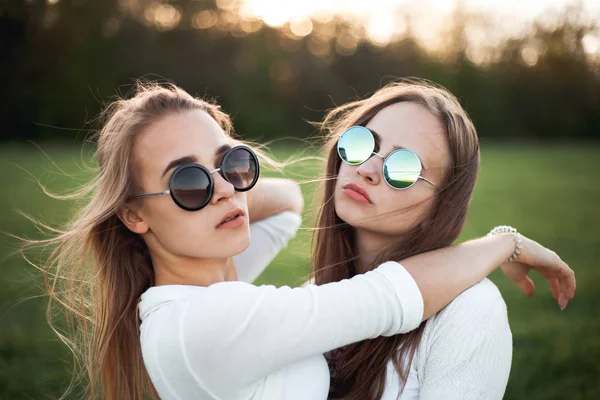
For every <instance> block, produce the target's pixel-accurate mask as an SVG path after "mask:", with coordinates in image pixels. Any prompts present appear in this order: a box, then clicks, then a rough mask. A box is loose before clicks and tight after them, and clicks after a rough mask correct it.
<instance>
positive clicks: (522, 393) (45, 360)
mask: <svg viewBox="0 0 600 400" xmlns="http://www.w3.org/2000/svg"><path fill="white" fill-rule="evenodd" d="M43 148H44V150H45V151H46V152H47V153H48V154H49V156H50V157H51V159H52V160H53V161H54V162H56V164H57V165H58V166H59V167H61V168H63V169H64V170H65V172H67V173H75V174H76V176H75V177H72V178H69V177H66V176H64V175H62V174H60V173H58V174H57V173H56V171H57V169H56V167H53V166H52V164H51V163H50V161H48V160H47V159H46V158H45V157H44V156H43V155H42V153H41V152H40V151H39V150H37V149H35V148H33V146H31V145H23V146H5V147H4V148H2V149H1V150H0V160H1V161H0V165H1V168H0V183H1V184H2V186H1V193H2V194H1V195H0V210H1V211H0V230H2V231H3V232H10V233H12V234H16V235H25V236H28V237H35V236H36V235H37V232H36V230H35V229H34V227H33V226H31V224H30V223H29V222H27V221H26V220H25V219H24V218H23V217H21V216H19V215H18V214H17V213H16V211H15V210H17V209H18V210H22V211H25V212H27V213H29V214H31V215H33V216H35V217H41V218H42V219H43V220H45V221H49V222H51V223H54V224H55V223H58V222H60V221H63V220H64V219H65V218H66V216H68V215H69V213H70V212H71V211H72V209H71V207H72V204H68V203H65V202H59V201H55V200H51V199H49V198H48V197H47V196H45V195H44V194H43V193H41V191H40V189H39V188H37V187H36V184H35V183H34V182H33V181H32V179H31V177H30V176H29V175H28V173H27V172H25V170H26V171H29V173H31V174H32V175H33V176H34V177H36V178H42V181H44V182H46V183H48V182H49V186H50V188H52V189H54V190H59V191H61V190H64V188H68V187H73V186H74V185H75V184H76V183H77V181H76V179H75V178H77V179H79V180H81V179H85V175H82V174H80V173H78V167H77V166H76V164H81V158H80V152H79V149H78V148H75V147H72V148H66V147H57V146H52V145H44V146H43ZM293 152H294V151H293V150H291V149H287V150H278V151H276V154H277V155H278V156H280V158H281V157H283V156H286V155H290V154H293ZM599 155H600V147H598V146H596V145H593V146H574V145H571V146H564V145H561V146H558V145H556V146H541V145H537V146H534V145H529V146H526V147H517V146H510V145H490V146H485V145H484V147H483V152H482V168H481V174H480V177H479V181H478V184H477V189H476V192H475V195H474V198H473V202H472V206H471V211H470V215H469V220H468V224H467V227H466V229H465V232H464V234H463V236H462V239H467V238H471V237H474V236H480V235H484V234H485V233H486V232H487V231H488V230H489V229H490V228H491V227H493V226H495V225H498V224H510V225H514V226H516V227H518V228H519V230H520V231H522V232H523V233H524V234H525V235H527V236H530V237H532V238H534V239H537V240H538V241H539V242H541V243H542V244H544V245H546V246H548V247H550V248H552V249H554V250H556V251H557V252H558V253H559V254H560V255H561V256H562V257H563V259H564V260H566V261H567V262H568V263H569V264H570V265H571V266H572V267H573V268H574V269H575V270H576V272H577V284H578V289H577V293H576V297H575V300H574V301H573V302H572V303H570V304H569V306H568V307H567V309H566V311H564V312H561V311H560V310H559V309H558V307H557V306H556V303H555V301H554V300H553V299H552V298H551V296H550V292H549V289H548V288H547V286H546V284H545V283H544V281H543V280H541V279H539V278H537V277H534V278H536V279H534V280H535V281H536V283H537V293H536V295H535V296H534V297H533V298H531V299H527V298H525V297H524V296H523V295H522V294H521V292H520V291H519V290H518V289H517V288H516V287H515V286H514V285H513V284H512V283H511V282H509V281H508V280H507V279H505V278H504V276H503V275H502V274H501V273H498V272H496V273H494V274H493V275H492V277H491V278H492V280H493V281H494V282H495V283H496V284H497V285H498V286H499V287H500V290H501V292H502V293H503V295H504V298H505V300H506V303H507V305H508V310H509V319H510V325H511V329H512V332H513V338H514V354H513V364H512V371H511V376H510V380H509V384H508V389H507V392H506V396H505V398H506V399H567V398H568V399H573V400H577V399H598V398H600V318H598V314H597V313H598V311H597V309H598V306H599V305H600V290H599V289H600V287H599V286H600V269H599V268H598V267H597V260H598V259H600V228H599V227H600V211H599V209H598V206H599V205H600V185H599V184H598V177H599V176H600V163H599V162H598V160H599V159H600V157H599ZM49 170H51V171H54V172H53V173H51V172H48V171H49ZM317 171H318V166H316V165H315V163H314V162H312V163H303V164H302V165H295V166H291V167H290V168H289V175H290V176H294V177H299V178H301V179H308V178H309V177H310V175H311V174H314V173H316V172H317ZM313 190H314V185H312V184H306V185H303V191H304V194H305V196H306V197H307V205H308V206H309V207H307V216H306V218H305V225H304V226H305V228H309V227H310V222H309V221H310V218H309V215H310V213H312V211H313V210H311V207H310V205H311V204H312V203H311V201H310V197H312V193H313ZM310 236H311V233H310V230H309V229H302V230H301V231H300V233H299V234H298V236H297V237H296V238H295V239H293V241H292V242H291V243H290V245H289V247H288V248H287V249H286V250H285V251H284V252H282V253H281V254H280V255H279V256H278V257H277V259H276V260H275V261H274V262H273V264H272V265H271V266H270V267H269V269H268V270H267V271H266V272H265V273H264V274H263V276H261V277H260V278H259V283H272V284H276V285H282V284H287V285H297V284H299V283H301V282H302V281H303V277H304V276H305V275H306V273H307V272H308V254H309V253H308V252H309V244H310ZM1 237H2V239H0V260H2V262H1V263H0V272H1V275H0V277H1V278H0V399H21V398H30V399H39V398H56V397H57V396H56V395H57V393H59V392H60V390H61V389H63V388H64V386H65V385H66V383H67V382H68V379H69V372H68V371H69V361H70V355H69V352H68V350H67V349H66V348H65V347H64V346H63V345H62V344H61V343H60V342H59V341H58V340H57V339H56V338H55V336H54V335H53V333H52V332H51V331H50V329H49V328H48V326H47V324H46V321H45V304H46V299H45V298H40V297H39V296H40V295H41V294H42V291H41V289H40V287H41V279H40V275H39V273H37V272H36V271H35V270H34V269H33V268H32V267H31V266H28V265H27V264H26V263H25V262H23V261H22V260H21V259H20V257H19V256H11V255H10V254H11V252H13V251H14V250H15V249H16V247H17V243H16V241H15V240H13V239H10V238H8V237H7V236H4V235H3V236H1Z"/></svg>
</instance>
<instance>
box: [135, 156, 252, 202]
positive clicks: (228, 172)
mask: <svg viewBox="0 0 600 400" xmlns="http://www.w3.org/2000/svg"><path fill="white" fill-rule="evenodd" d="M215 172H218V173H219V174H221V176H222V177H223V179H225V180H226V181H227V182H229V183H231V185H233V187H234V189H235V190H236V191H237V192H245V191H247V190H250V189H252V187H253V186H254V185H255V184H256V181H258V175H259V173H260V166H259V164H258V157H256V154H254V152H253V151H252V150H251V149H250V148H249V147H246V146H235V147H233V148H231V149H229V150H227V152H226V153H225V154H224V155H223V158H222V159H221V165H220V166H219V167H218V168H217V169H215V170H212V171H209V170H208V169H207V168H206V167H204V166H202V165H200V164H184V165H180V166H179V167H177V168H176V169H175V171H173V173H172V174H171V178H169V189H168V190H165V191H164V192H158V193H146V194H135V195H133V196H131V198H132V199H137V198H143V197H152V196H161V195H165V194H170V195H171V198H173V201H174V202H175V204H177V205H178V206H179V207H181V208H183V209H184V210H187V211H198V210H200V209H202V208H204V207H205V206H206V205H207V204H208V203H209V202H210V199H211V198H212V195H213V190H214V185H215V182H214V180H213V177H212V174H213V173H215Z"/></svg>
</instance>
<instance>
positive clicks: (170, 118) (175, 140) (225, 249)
mask: <svg viewBox="0 0 600 400" xmlns="http://www.w3.org/2000/svg"><path fill="white" fill-rule="evenodd" d="M230 147H231V145H230V141H229V140H228V138H227V136H226V135H225V134H224V133H223V130H222V129H221V127H220V126H219V125H218V124H217V122H216V121H215V120H214V119H213V118H212V117H211V116H210V115H208V114H207V113H206V112H204V111H201V110H193V111H184V112H175V113H171V114H169V115H167V116H165V117H164V118H161V119H159V120H157V121H156V122H154V123H152V124H151V125H150V126H148V127H147V128H146V129H144V130H143V131H142V132H141V133H140V134H139V135H138V136H137V137H136V140H135V142H134V147H133V161H134V165H135V175H136V176H135V180H136V182H137V183H138V185H139V186H141V190H142V191H141V192H142V193H154V192H161V191H164V190H167V189H168V188H169V178H170V176H171V174H172V173H173V171H174V170H175V168H176V167H177V166H179V165H181V164H187V163H197V164H201V165H203V166H204V167H206V168H207V169H208V170H209V171H212V170H214V169H216V168H218V166H219V163H220V161H221V158H222V156H223V153H224V152H225V151H226V150H227V149H228V148H230ZM212 178H213V180H214V191H213V195H212V198H211V200H210V203H209V204H208V205H206V206H205V207H204V208H202V209H201V210H199V211H186V210H184V209H182V208H180V207H179V206H177V204H175V202H174V201H173V199H172V198H171V196H169V195H163V196H156V197H150V198H144V199H141V200H139V201H138V202H139V204H140V205H141V206H140V209H139V210H137V212H138V214H139V216H140V218H142V219H143V220H144V222H145V223H146V225H147V232H145V233H144V239H145V241H146V243H147V245H148V246H149V248H150V250H151V252H153V253H154V254H156V252H159V253H163V254H165V255H174V256H178V257H190V258H203V259H208V258H226V257H230V256H233V255H236V254H238V253H240V252H242V251H243V250H244V249H246V247H248V244H249V242H250V231H249V224H248V207H247V202H246V194H245V193H243V192H236V191H235V190H234V188H233V186H232V185H231V184H230V183H229V182H227V181H226V180H224V179H223V177H222V176H221V175H220V174H218V173H213V174H212ZM232 212H233V213H239V214H241V216H239V217H237V218H236V219H235V220H234V221H233V223H232V222H229V223H227V224H226V225H222V224H220V223H221V222H222V221H223V220H224V218H225V217H226V216H227V215H229V213H232Z"/></svg>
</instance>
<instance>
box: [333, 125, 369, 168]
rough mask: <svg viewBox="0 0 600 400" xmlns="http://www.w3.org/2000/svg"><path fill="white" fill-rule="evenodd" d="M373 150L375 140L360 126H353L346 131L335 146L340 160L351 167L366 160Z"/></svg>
mask: <svg viewBox="0 0 600 400" xmlns="http://www.w3.org/2000/svg"><path fill="white" fill-rule="evenodd" d="M374 149H375V139H374V138H373V134H371V132H370V131H369V130H368V129H366V128H364V127H362V126H353V127H352V128H350V129H348V130H346V131H345V132H344V133H343V134H342V137H340V140H339V141H338V144H337V150H338V154H339V156H340V158H341V159H342V160H344V161H345V162H347V163H348V164H353V165H356V164H360V163H363V162H365V161H366V160H368V159H369V157H371V154H373V150H374Z"/></svg>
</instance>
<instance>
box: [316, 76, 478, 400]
mask: <svg viewBox="0 0 600 400" xmlns="http://www.w3.org/2000/svg"><path fill="white" fill-rule="evenodd" d="M400 102H412V103H416V104H419V105H421V106H423V107H425V108H426V109H427V110H428V111H429V112H431V113H432V114H433V115H434V116H436V117H437V118H438V119H439V121H440V123H441V124H442V126H443V127H444V131H445V134H446V137H447V139H448V141H447V142H448V152H449V155H450V160H451V165H450V168H449V170H448V171H447V173H445V174H444V178H443V181H442V182H440V183H439V190H438V191H437V193H436V195H435V199H434V202H433V204H432V207H431V210H430V212H429V214H428V215H424V216H423V218H422V220H421V221H420V223H419V224H417V226H415V227H414V228H413V229H412V230H411V231H410V232H408V233H407V234H406V235H405V237H406V239H404V240H398V243H396V245H395V246H394V247H393V248H391V249H388V250H387V251H385V252H384V253H382V254H380V255H379V257H377V259H376V260H375V262H374V263H373V265H371V266H370V268H369V269H372V268H374V267H375V266H376V265H378V264H380V263H381V262H383V261H384V260H402V259H404V258H408V257H410V256H413V255H416V254H419V253H424V252H427V251H430V250H435V249H437V248H440V247H446V246H449V245H451V244H452V242H454V241H455V240H456V239H457V238H458V236H459V235H460V233H461V231H462V229H463V227H464V224H465V221H466V217H467V210H468V207H469V202H470V200H471V195H472V193H473V188H474V186H475V181H476V179H477V172H478V169H479V140H478V138H477V132H476V131H475V127H474V126H473V123H472V122H471V120H470V119H469V117H468V115H467V113H466V112H465V111H464V110H463V108H462V107H461V106H460V104H459V102H458V100H457V99H456V98H455V97H454V96H453V95H452V94H451V93H449V92H448V91H447V90H445V89H443V88H441V87H437V86H434V85H432V84H430V83H427V82H424V81H407V82H398V83H392V84H389V85H388V86H386V87H384V88H382V89H380V90H378V91H377V92H375V94H373V95H372V96H371V97H369V98H367V99H365V100H359V101H355V102H351V103H348V104H345V105H342V106H340V107H338V108H336V109H334V110H332V111H331V112H330V113H329V114H328V115H327V116H326V118H325V120H324V122H323V123H322V130H323V132H324V133H325V135H326V139H327V144H326V145H325V158H326V169H325V178H324V179H323V183H322V187H321V199H320V204H319V207H318V209H319V215H318V217H317V228H316V230H315V234H314V236H313V248H314V249H313V252H312V274H313V276H314V279H315V283H316V284H319V285H320V284H325V283H329V282H337V281H340V280H342V279H347V278H351V277H352V276H354V275H355V274H356V273H357V272H356V268H355V264H354V262H355V260H356V258H357V256H358V255H357V254H356V251H355V250H354V249H355V246H354V243H353V229H352V227H351V226H349V225H348V224H345V223H344V222H343V221H342V220H341V219H340V218H339V217H338V216H337V214H336V212H335V204H334V202H333V196H334V190H335V180H336V178H337V175H338V171H339V168H340V159H339V157H338V155H337V150H336V144H337V141H338V134H339V133H342V132H343V131H344V130H345V129H347V128H349V127H350V126H353V125H362V126H364V125H366V124H367V123H368V122H369V121H370V120H371V119H372V118H373V117H374V116H375V115H376V114H377V113H378V112H379V111H381V110H382V109H384V108H385V107H387V106H389V105H392V104H395V103H400ZM424 327H425V323H422V324H421V326H420V327H419V328H418V329H416V330H414V331H412V332H410V333H408V334H404V335H395V336H392V337H379V338H376V339H372V340H364V341H362V342H358V343H354V344H351V345H349V346H345V347H343V348H341V349H337V350H334V351H332V352H330V353H329V354H328V362H329V367H330V370H331V389H330V398H344V399H347V400H350V399H356V400H374V399H379V398H381V396H382V395H383V391H384V388H385V377H386V366H387V363H388V361H389V360H390V359H391V360H392V362H393V365H394V367H395V369H396V371H397V372H398V374H399V376H400V381H401V385H402V386H403V385H404V384H405V383H406V379H407V377H408V368H409V366H410V362H411V361H412V358H413V356H414V353H415V350H416V347H417V345H418V344H419V342H420V340H421V336H422V333H423V329H424ZM404 357H406V359H408V360H409V362H408V363H406V364H404V363H403V362H402V360H403V359H404Z"/></svg>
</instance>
